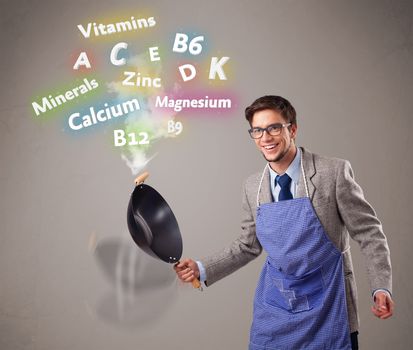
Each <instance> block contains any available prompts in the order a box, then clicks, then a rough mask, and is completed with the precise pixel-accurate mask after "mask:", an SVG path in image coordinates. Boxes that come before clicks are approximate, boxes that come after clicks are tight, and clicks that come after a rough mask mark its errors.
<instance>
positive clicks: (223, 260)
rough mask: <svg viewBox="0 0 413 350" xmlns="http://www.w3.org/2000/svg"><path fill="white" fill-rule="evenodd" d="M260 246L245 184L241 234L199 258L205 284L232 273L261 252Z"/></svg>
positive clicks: (208, 284)
mask: <svg viewBox="0 0 413 350" xmlns="http://www.w3.org/2000/svg"><path fill="white" fill-rule="evenodd" d="M261 251H262V247H261V244H260V243H259V241H258V239H257V236H256V234H255V221H254V216H253V214H252V210H251V206H250V204H249V202H248V197H247V193H246V184H245V185H244V191H243V198H242V219H241V235H240V236H239V237H238V238H237V239H235V240H234V241H233V242H232V243H231V244H230V245H229V246H228V247H226V248H224V249H222V250H221V251H219V252H217V253H215V254H213V255H210V256H208V257H205V258H203V259H200V262H201V263H202V264H203V266H204V268H205V271H206V281H205V284H206V285H207V286H210V285H211V284H213V283H215V282H216V281H218V280H220V279H221V278H224V277H225V276H227V275H229V274H231V273H233V272H234V271H236V270H238V269H239V268H241V267H242V266H244V265H246V264H247V263H249V262H250V261H251V260H253V259H255V258H256V257H257V256H258V255H260V254H261Z"/></svg>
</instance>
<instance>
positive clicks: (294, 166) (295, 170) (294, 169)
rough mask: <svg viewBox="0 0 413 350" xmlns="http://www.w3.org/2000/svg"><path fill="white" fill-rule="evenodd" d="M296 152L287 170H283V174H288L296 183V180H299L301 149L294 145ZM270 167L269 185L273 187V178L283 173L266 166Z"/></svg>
mask: <svg viewBox="0 0 413 350" xmlns="http://www.w3.org/2000/svg"><path fill="white" fill-rule="evenodd" d="M296 149H297V152H296V154H295V157H294V159H293V161H292V162H291V164H290V165H289V167H288V168H287V170H286V171H285V174H288V176H289V177H290V178H291V180H292V181H293V182H294V183H295V184H298V181H299V180H300V166H301V150H300V147H296ZM268 168H269V169H270V177H271V186H272V187H274V184H275V178H276V177H277V175H283V174H278V173H277V172H276V171H274V170H273V169H272V168H271V167H270V166H269V167H268Z"/></svg>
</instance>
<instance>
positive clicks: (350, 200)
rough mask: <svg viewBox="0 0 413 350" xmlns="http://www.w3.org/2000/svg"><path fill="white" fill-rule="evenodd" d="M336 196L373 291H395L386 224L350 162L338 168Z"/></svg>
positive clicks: (345, 162) (340, 212)
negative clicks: (384, 226)
mask: <svg viewBox="0 0 413 350" xmlns="http://www.w3.org/2000/svg"><path fill="white" fill-rule="evenodd" d="M337 169H338V170H337V171H338V174H337V182H336V197H337V204H338V210H339V214H340V216H341V218H342V220H343V222H344V224H345V226H346V228H347V230H348V232H349V234H350V236H351V237H352V238H353V239H354V240H355V241H357V242H358V244H359V245H360V249H361V252H362V254H363V255H364V258H365V261H366V267H367V275H368V279H369V282H370V287H371V290H372V291H374V290H376V289H379V288H384V289H387V290H388V291H389V292H390V293H391V292H392V268H391V262H390V250H389V246H388V243H387V239H386V236H385V235H384V233H383V228H382V225H381V223H380V221H379V219H378V218H377V216H376V213H375V211H374V209H373V207H372V206H371V205H370V204H369V203H368V202H367V201H366V199H365V198H364V195H363V191H362V189H361V187H360V186H359V185H358V184H357V183H356V181H355V180H354V173H353V170H352V168H351V165H350V163H349V162H348V161H344V162H343V164H342V166H340V167H338V168H337Z"/></svg>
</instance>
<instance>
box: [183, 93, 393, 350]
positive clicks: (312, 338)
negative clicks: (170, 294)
mask: <svg viewBox="0 0 413 350" xmlns="http://www.w3.org/2000/svg"><path fill="white" fill-rule="evenodd" d="M245 116H246V119H247V120H248V122H249V124H250V127H251V128H250V129H249V134H250V136H251V138H252V139H253V140H254V142H255V144H256V145H257V148H258V150H259V151H260V152H261V153H262V155H263V156H264V158H265V160H266V162H267V163H266V165H265V168H264V170H263V171H262V172H260V173H258V174H255V175H252V176H251V177H249V178H248V179H247V181H246V183H245V187H244V198H243V218H242V224H241V228H242V232H241V235H240V236H239V237H238V238H237V239H236V240H235V241H234V242H232V244H231V245H230V246H229V247H227V248H224V249H222V250H221V251H220V252H218V253H216V254H213V255H211V256H209V257H206V258H203V259H200V260H199V261H194V260H192V259H183V260H181V263H180V264H179V265H177V266H176V267H175V270H176V273H177V275H178V277H179V278H180V279H181V280H182V281H184V282H192V280H193V279H195V278H199V279H200V280H201V281H203V282H204V283H205V285H207V286H211V285H212V284H213V283H215V282H216V281H218V280H220V279H221V278H223V277H225V276H227V275H229V274H230V273H232V272H234V271H236V270H237V269H239V268H240V267H242V266H244V265H245V264H247V263H248V262H249V261H251V260H253V259H254V258H256V257H257V256H258V255H259V254H260V253H261V252H262V250H263V249H264V251H265V252H266V253H267V258H266V261H265V263H264V266H263V268H262V272H261V275H260V278H259V281H258V285H257V289H256V293H255V298H254V313H253V322H252V325H251V332H250V344H249V349H250V350H263V349H313V350H319V349H335V350H344V349H345V350H349V349H352V350H354V349H358V341H357V334H358V328H359V322H358V313H357V289H356V283H355V279H354V274H353V264H352V260H351V253H350V246H349V238H350V237H351V238H352V239H354V240H355V241H357V242H358V243H359V245H360V249H361V251H362V253H363V255H364V257H365V261H366V265H367V272H368V278H369V282H370V287H371V291H372V296H373V303H374V305H373V306H372V312H373V313H374V315H375V316H377V317H379V318H380V319H386V318H388V317H390V316H392V314H393V301H392V298H391V288H392V285H391V284H392V281H391V264H390V252H389V248H388V245H387V240H386V237H385V235H384V233H383V230H382V226H381V223H380V221H379V220H378V219H377V217H376V214H375V212H374V209H373V208H372V207H371V205H370V204H369V203H368V202H367V201H366V200H365V198H364V196H363V192H362V189H361V188H360V186H359V185H358V184H357V183H356V182H355V180H354V176H353V171H352V169H351V166H350V163H349V162H348V161H346V160H342V159H337V158H327V157H323V156H320V155H317V154H314V153H311V152H310V151H309V150H307V149H305V148H302V147H297V146H296V144H295V138H296V135H297V130H298V128H297V120H296V112H295V109H294V107H293V106H292V105H291V104H290V102H289V101H287V100H286V99H284V98H283V97H280V96H263V97H260V98H258V99H257V100H255V101H254V102H253V103H252V104H251V106H249V107H247V108H246V110H245Z"/></svg>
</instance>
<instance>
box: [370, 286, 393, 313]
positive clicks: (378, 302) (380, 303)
mask: <svg viewBox="0 0 413 350" xmlns="http://www.w3.org/2000/svg"><path fill="white" fill-rule="evenodd" d="M374 302H375V304H374V306H372V307H371V311H373V314H375V315H376V316H377V317H378V318H381V319H382V320H384V319H386V318H389V317H391V316H392V315H393V309H394V302H393V300H392V298H391V297H390V296H389V295H388V294H387V293H384V292H377V293H376V296H375V298H374Z"/></svg>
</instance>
